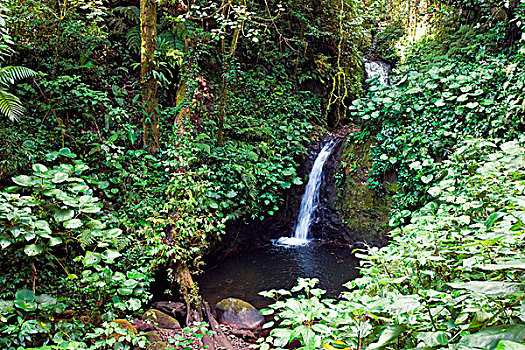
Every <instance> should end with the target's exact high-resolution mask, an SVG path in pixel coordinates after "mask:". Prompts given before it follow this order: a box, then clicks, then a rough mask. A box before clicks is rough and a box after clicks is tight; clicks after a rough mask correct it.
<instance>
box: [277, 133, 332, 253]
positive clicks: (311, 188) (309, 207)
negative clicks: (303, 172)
mask: <svg viewBox="0 0 525 350" xmlns="http://www.w3.org/2000/svg"><path fill="white" fill-rule="evenodd" d="M335 145H336V142H334V141H330V142H329V143H327V144H326V145H325V146H324V147H323V149H322V150H321V152H319V155H318V156H317V158H316V159H315V162H314V165H313V166H312V170H311V171H310V175H309V176H308V183H307V184H306V189H305V192H304V194H303V198H302V200H301V210H300V211H299V217H298V218H297V224H296V226H295V232H294V236H293V237H282V238H280V239H279V240H278V241H277V243H278V244H284V245H303V244H306V243H308V233H309V232H310V225H311V223H312V219H313V214H314V212H315V209H316V208H317V203H318V202H319V187H320V186H321V175H322V174H323V167H324V165H325V163H326V161H327V160H328V157H329V156H330V154H332V150H333V148H334V146H335Z"/></svg>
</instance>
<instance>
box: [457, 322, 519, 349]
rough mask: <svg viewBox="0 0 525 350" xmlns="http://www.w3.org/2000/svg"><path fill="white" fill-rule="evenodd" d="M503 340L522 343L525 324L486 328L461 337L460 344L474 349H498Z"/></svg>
mask: <svg viewBox="0 0 525 350" xmlns="http://www.w3.org/2000/svg"><path fill="white" fill-rule="evenodd" d="M501 340H510V341H513V342H518V343H521V342H522V341H523V340H525V325H522V324H515V325H509V326H497V327H490V328H486V329H484V330H482V331H479V332H477V333H474V334H469V335H466V336H464V337H463V338H461V340H460V342H459V344H460V345H463V346H466V347H470V348H473V349H483V350H492V349H496V347H497V346H498V343H499V342H500V341H501Z"/></svg>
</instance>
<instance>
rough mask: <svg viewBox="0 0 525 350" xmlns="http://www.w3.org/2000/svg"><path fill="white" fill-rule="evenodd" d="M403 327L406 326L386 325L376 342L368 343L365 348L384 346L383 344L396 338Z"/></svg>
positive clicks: (368, 349)
mask: <svg viewBox="0 0 525 350" xmlns="http://www.w3.org/2000/svg"><path fill="white" fill-rule="evenodd" d="M405 328H406V327H405V326H404V325H392V326H388V327H386V328H385V329H384V330H383V332H382V333H381V336H380V337H379V339H378V340H377V342H375V343H372V344H370V345H369V346H368V347H367V350H370V349H379V348H382V347H384V346H385V345H388V344H390V343H391V342H393V341H394V340H396V339H397V337H399V335H400V334H401V333H402V332H403V331H404V330H405Z"/></svg>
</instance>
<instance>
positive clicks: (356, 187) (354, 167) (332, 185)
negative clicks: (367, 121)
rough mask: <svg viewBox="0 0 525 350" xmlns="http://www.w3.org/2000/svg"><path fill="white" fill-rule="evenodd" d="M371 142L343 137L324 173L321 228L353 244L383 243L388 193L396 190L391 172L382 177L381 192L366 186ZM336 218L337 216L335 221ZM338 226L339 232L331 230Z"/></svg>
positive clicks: (330, 234) (388, 203) (391, 195)
mask: <svg viewBox="0 0 525 350" xmlns="http://www.w3.org/2000/svg"><path fill="white" fill-rule="evenodd" d="M372 146H373V144H372V142H369V143H354V142H350V141H345V142H344V144H343V145H342V147H341V148H340V150H339V152H338V154H337V155H336V156H337V162H336V163H335V166H334V167H333V169H331V170H330V171H327V174H326V176H329V177H331V178H327V180H326V181H327V182H326V186H327V188H326V190H325V193H326V196H325V198H324V199H323V205H324V206H326V209H325V210H324V211H322V212H321V215H323V216H322V218H321V220H322V222H325V223H326V224H325V226H324V227H322V228H321V231H323V232H325V234H326V235H327V236H332V235H335V236H336V237H340V239H343V240H344V241H346V242H348V243H350V244H351V245H354V246H369V245H374V246H381V245H384V244H385V243H386V240H387V232H388V226H387V223H388V214H389V212H390V209H391V206H392V197H393V195H394V194H395V193H396V191H397V188H396V183H397V178H396V176H395V175H394V174H393V175H391V176H386V177H385V178H384V179H382V182H383V183H382V184H383V185H384V188H385V191H384V193H377V192H375V191H374V190H372V189H370V188H369V187H368V185H367V181H368V172H369V170H370V168H371V167H372V161H371V159H370V152H371V147H372ZM329 172H330V173H331V175H330V174H329ZM335 174H337V175H336V176H335V177H334V175H335ZM336 178H337V180H336ZM337 220H341V221H340V224H339V225H337ZM338 230H339V234H337V233H336V232H335V231H338Z"/></svg>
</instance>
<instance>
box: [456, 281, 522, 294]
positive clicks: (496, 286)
mask: <svg viewBox="0 0 525 350" xmlns="http://www.w3.org/2000/svg"><path fill="white" fill-rule="evenodd" d="M448 285H449V286H450V287H452V288H455V289H466V290H469V291H471V292H475V293H480V294H485V295H487V296H489V297H502V296H507V295H512V294H514V293H517V292H519V291H520V287H521V286H522V284H520V283H508V282H489V281H481V282H478V281H473V282H464V283H448Z"/></svg>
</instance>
